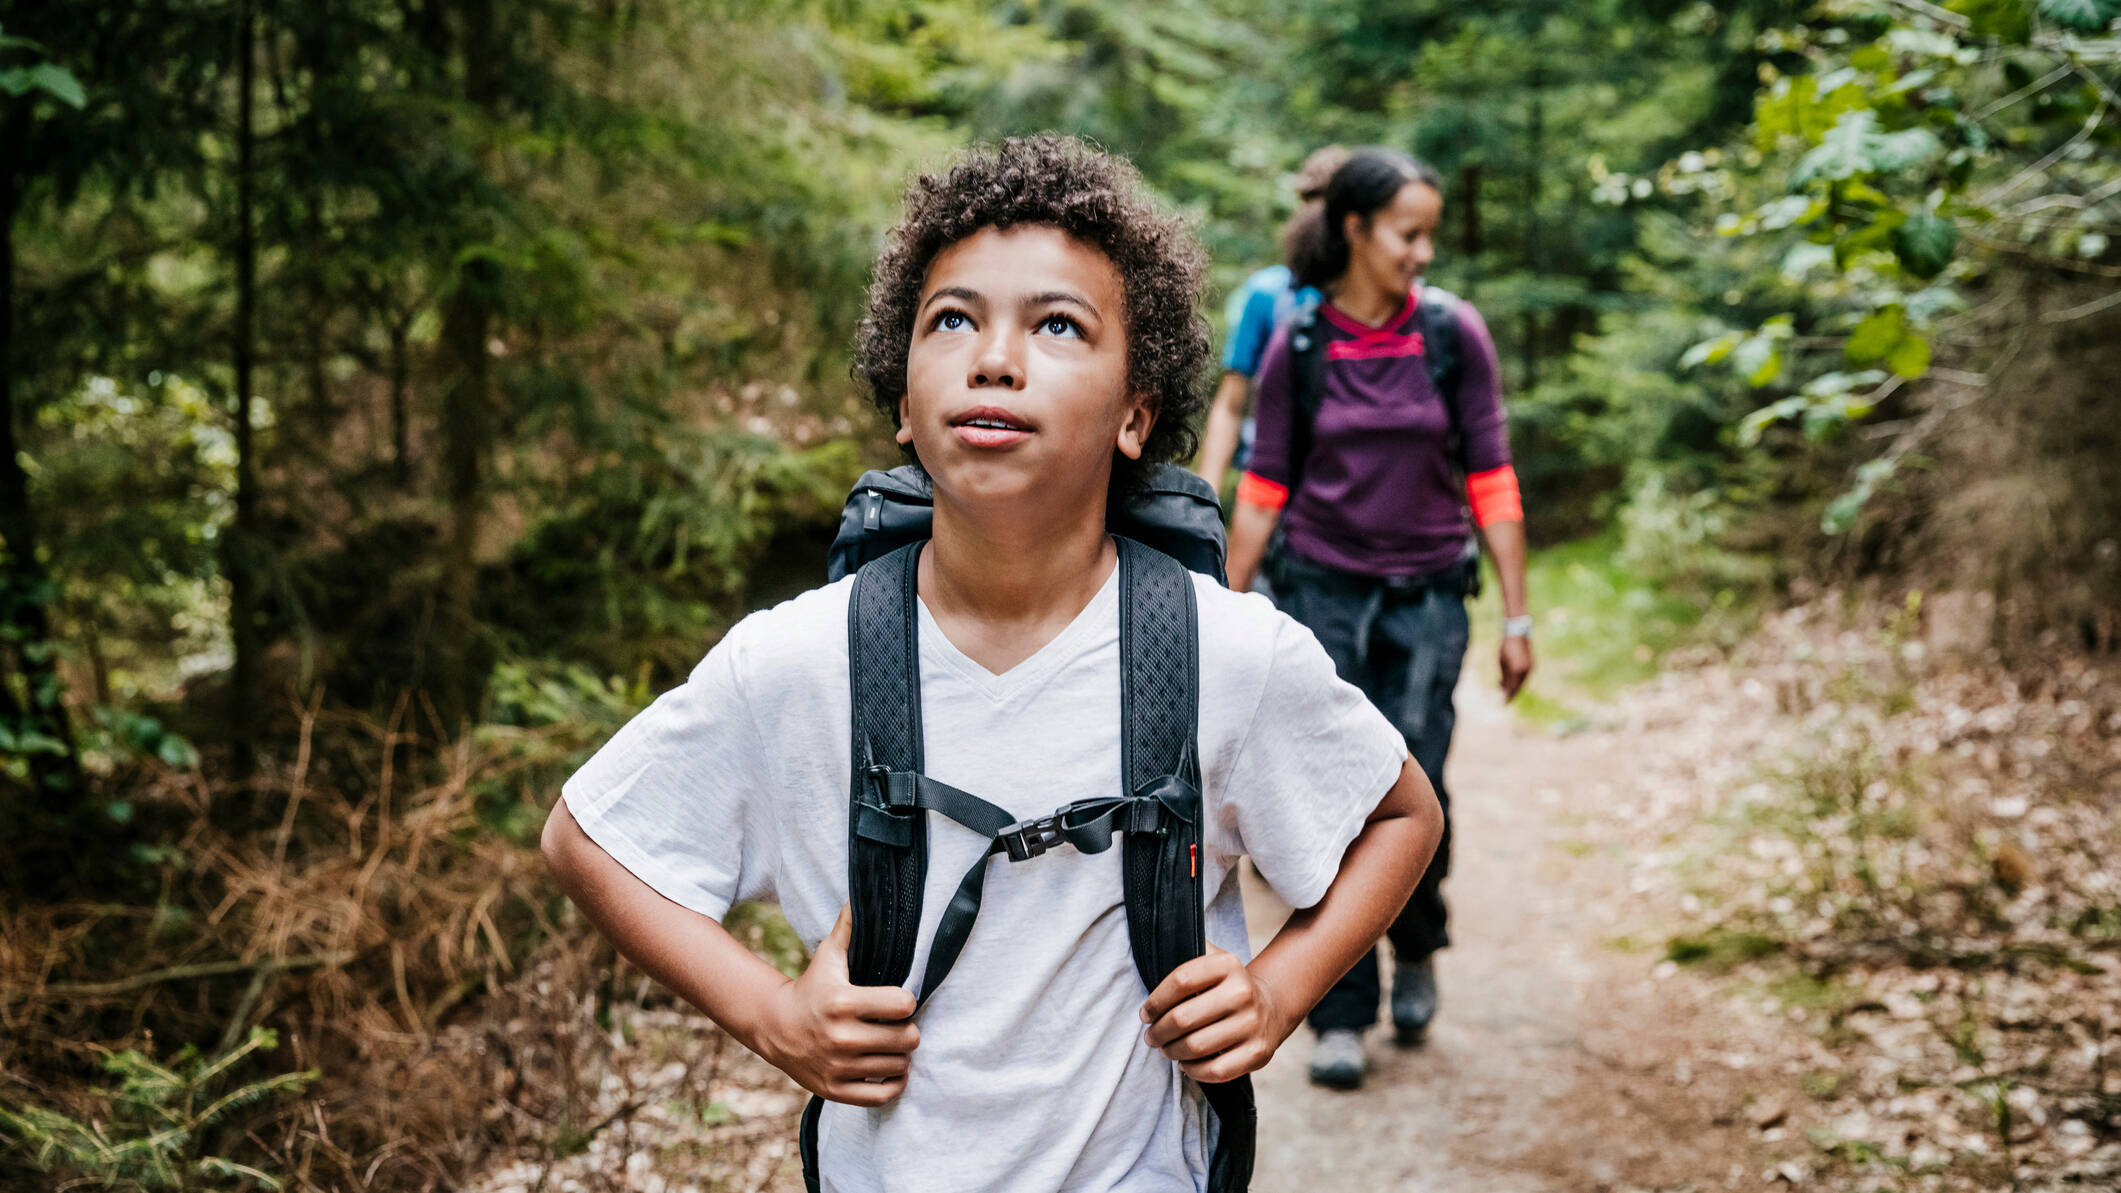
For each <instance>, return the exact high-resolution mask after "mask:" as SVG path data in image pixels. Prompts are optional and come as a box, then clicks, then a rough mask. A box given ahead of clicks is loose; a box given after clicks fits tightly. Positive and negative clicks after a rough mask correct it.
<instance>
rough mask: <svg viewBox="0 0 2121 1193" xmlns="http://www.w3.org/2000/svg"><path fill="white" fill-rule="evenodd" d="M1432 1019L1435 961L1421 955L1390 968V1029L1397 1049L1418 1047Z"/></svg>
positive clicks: (1433, 1014) (1433, 1010)
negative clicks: (1414, 959) (1396, 1043)
mask: <svg viewBox="0 0 2121 1193" xmlns="http://www.w3.org/2000/svg"><path fill="white" fill-rule="evenodd" d="M1434 1018H1436V962H1435V960H1434V959H1433V958H1430V957H1423V958H1422V959H1421V960H1419V961H1409V962H1405V963H1403V964H1399V965H1394V966H1393V967H1392V1029H1393V1032H1394V1033H1395V1038H1396V1039H1397V1040H1398V1042H1399V1046H1400V1047H1401V1048H1419V1047H1420V1046H1421V1045H1422V1042H1423V1041H1425V1040H1427V1039H1428V1036H1429V1021H1430V1020H1431V1019H1434Z"/></svg>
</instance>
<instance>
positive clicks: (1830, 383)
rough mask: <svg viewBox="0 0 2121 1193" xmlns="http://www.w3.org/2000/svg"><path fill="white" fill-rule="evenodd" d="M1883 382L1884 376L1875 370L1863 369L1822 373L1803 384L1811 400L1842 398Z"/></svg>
mask: <svg viewBox="0 0 2121 1193" xmlns="http://www.w3.org/2000/svg"><path fill="white" fill-rule="evenodd" d="M1883 380H1885V374H1884V373H1882V372H1879V371H1878V370H1877V369H1864V370H1863V371H1861V372H1857V373H1822V374H1820V375H1819V376H1817V377H1814V378H1812V379H1811V380H1810V381H1807V382H1805V383H1804V392H1805V394H1806V396H1808V397H1812V398H1833V397H1843V396H1846V395H1848V394H1850V393H1853V392H1854V391H1856V390H1858V389H1868V388H1870V387H1871V386H1874V385H1876V384H1878V383H1879V382H1881V381H1883Z"/></svg>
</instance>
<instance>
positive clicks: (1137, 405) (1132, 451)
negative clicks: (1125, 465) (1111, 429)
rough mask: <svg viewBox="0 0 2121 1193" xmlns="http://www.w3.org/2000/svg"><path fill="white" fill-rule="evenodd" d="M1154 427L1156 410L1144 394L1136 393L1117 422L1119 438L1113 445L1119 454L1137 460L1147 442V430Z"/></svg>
mask: <svg viewBox="0 0 2121 1193" xmlns="http://www.w3.org/2000/svg"><path fill="white" fill-rule="evenodd" d="M1155 428H1156V410H1155V409H1154V408H1153V407H1152V406H1150V404H1149V399H1148V397H1147V396H1146V395H1143V394H1136V395H1134V398H1133V400H1132V402H1131V404H1130V405H1129V406H1128V407H1127V412H1126V416H1125V418H1124V419H1122V420H1121V422H1120V424H1119V438H1118V440H1117V442H1115V443H1114V445H1113V446H1115V447H1116V448H1118V449H1119V454H1120V455H1123V456H1125V457H1127V458H1128V459H1130V460H1139V459H1141V458H1142V449H1143V448H1144V447H1146V446H1147V445H1148V443H1149V432H1150V431H1152V430H1154V429H1155Z"/></svg>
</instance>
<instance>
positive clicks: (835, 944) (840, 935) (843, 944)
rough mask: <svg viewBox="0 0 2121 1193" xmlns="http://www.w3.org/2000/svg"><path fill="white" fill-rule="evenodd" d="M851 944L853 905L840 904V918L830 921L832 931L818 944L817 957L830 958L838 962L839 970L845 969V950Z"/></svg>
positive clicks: (852, 937) (852, 938)
mask: <svg viewBox="0 0 2121 1193" xmlns="http://www.w3.org/2000/svg"><path fill="white" fill-rule="evenodd" d="M853 943H854V905H853V904H851V903H842V904H840V918H838V919H836V920H834V921H832V931H830V932H827V933H825V939H823V940H821V941H819V942H818V946H817V955H818V956H820V957H824V956H830V957H832V958H833V959H835V960H836V961H838V962H839V964H840V966H841V968H845V967H846V964H847V949H848V946H850V945H852V944H853Z"/></svg>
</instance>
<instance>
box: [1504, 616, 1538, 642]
mask: <svg viewBox="0 0 2121 1193" xmlns="http://www.w3.org/2000/svg"><path fill="white" fill-rule="evenodd" d="M1502 636H1503V637H1505V638H1529V637H1531V636H1532V615H1531V614H1529V613H1527V614H1525V615H1524V616H1523V617H1505V618H1503V619H1502Z"/></svg>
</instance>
